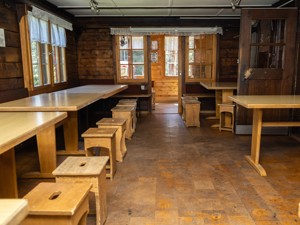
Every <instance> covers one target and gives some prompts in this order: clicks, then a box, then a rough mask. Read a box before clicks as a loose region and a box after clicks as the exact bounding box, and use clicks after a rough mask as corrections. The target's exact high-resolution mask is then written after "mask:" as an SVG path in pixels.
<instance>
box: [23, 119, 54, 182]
mask: <svg viewBox="0 0 300 225" xmlns="http://www.w3.org/2000/svg"><path fill="white" fill-rule="evenodd" d="M36 139H37V146H38V155H39V163H40V172H29V173H26V174H24V175H22V178H54V176H53V174H52V171H53V170H55V168H56V138H55V126H54V125H53V126H50V127H48V128H46V129H44V130H42V131H40V132H39V133H37V135H36Z"/></svg>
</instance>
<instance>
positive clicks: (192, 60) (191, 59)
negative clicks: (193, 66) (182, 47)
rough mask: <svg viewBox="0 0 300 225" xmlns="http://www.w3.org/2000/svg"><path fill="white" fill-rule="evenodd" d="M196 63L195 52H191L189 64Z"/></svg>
mask: <svg viewBox="0 0 300 225" xmlns="http://www.w3.org/2000/svg"><path fill="white" fill-rule="evenodd" d="M193 62H194V50H189V63H193Z"/></svg>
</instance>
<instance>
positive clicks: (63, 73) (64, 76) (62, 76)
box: [59, 48, 67, 82]
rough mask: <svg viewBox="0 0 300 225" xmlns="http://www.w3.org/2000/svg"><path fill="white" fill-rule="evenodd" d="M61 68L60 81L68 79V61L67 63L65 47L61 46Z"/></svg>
mask: <svg viewBox="0 0 300 225" xmlns="http://www.w3.org/2000/svg"><path fill="white" fill-rule="evenodd" d="M59 50H60V51H59V69H60V82H66V81H67V74H66V73H67V72H66V63H65V48H59Z"/></svg>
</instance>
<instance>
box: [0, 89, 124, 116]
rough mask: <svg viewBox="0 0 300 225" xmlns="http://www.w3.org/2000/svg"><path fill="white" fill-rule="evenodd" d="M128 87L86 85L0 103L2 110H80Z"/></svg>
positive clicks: (0, 109)
mask: <svg viewBox="0 0 300 225" xmlns="http://www.w3.org/2000/svg"><path fill="white" fill-rule="evenodd" d="M127 87H128V86H127V85H85V86H80V87H76V88H70V89H65V90H61V91H56V92H51V93H47V94H40V95H35V96H31V97H27V98H22V99H18V100H15V101H10V102H5V103H2V104H0V111H35V112H38V111H78V110H80V109H82V108H84V107H86V106H88V105H90V104H92V103H94V102H96V101H98V100H99V99H105V98H109V97H110V96H112V95H114V94H116V93H119V92H121V91H123V90H125V89H126V88H127Z"/></svg>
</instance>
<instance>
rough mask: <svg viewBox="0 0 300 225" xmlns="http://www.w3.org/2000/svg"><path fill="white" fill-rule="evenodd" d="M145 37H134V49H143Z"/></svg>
mask: <svg viewBox="0 0 300 225" xmlns="http://www.w3.org/2000/svg"><path fill="white" fill-rule="evenodd" d="M143 48H144V38H143V37H132V49H143Z"/></svg>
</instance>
